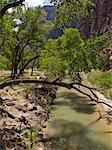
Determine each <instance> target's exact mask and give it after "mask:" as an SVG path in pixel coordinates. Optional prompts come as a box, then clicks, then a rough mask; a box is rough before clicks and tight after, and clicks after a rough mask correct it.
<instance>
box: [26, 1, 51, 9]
mask: <svg viewBox="0 0 112 150" xmlns="http://www.w3.org/2000/svg"><path fill="white" fill-rule="evenodd" d="M25 4H26V5H27V6H28V7H36V6H39V5H40V6H43V5H49V4H50V3H49V0H25Z"/></svg>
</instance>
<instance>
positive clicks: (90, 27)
mask: <svg viewBox="0 0 112 150" xmlns="http://www.w3.org/2000/svg"><path fill="white" fill-rule="evenodd" d="M92 2H93V3H94V4H95V5H96V9H95V11H94V12H93V14H92V18H93V19H92V21H91V23H90V22H89V21H88V20H86V19H81V21H80V23H79V26H78V28H79V29H80V31H81V34H82V36H83V37H84V38H88V37H89V36H90V35H99V34H102V33H105V32H110V33H112V0H92ZM44 9H45V11H46V14H47V15H46V19H47V20H51V21H53V19H54V14H55V9H56V8H55V7H54V6H45V7H44ZM54 31H55V30H54ZM54 31H52V32H51V33H52V35H56V38H57V37H58V32H59V36H60V35H61V34H60V33H61V32H62V31H60V30H57V31H56V33H54ZM52 35H51V37H52ZM54 37H55V36H54Z"/></svg>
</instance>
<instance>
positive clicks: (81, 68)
mask: <svg viewBox="0 0 112 150" xmlns="http://www.w3.org/2000/svg"><path fill="white" fill-rule="evenodd" d="M106 39H107V36H106V35H102V36H100V37H97V38H91V39H88V40H83V39H82V38H81V36H80V33H79V31H78V29H73V28H68V29H65V31H64V34H63V35H62V36H61V37H60V38H59V39H56V40H49V41H48V42H47V44H46V45H45V48H44V49H43V50H41V60H40V65H41V66H42V67H43V68H44V69H46V70H47V71H48V72H50V73H51V74H53V75H54V76H55V77H56V76H58V77H65V76H68V75H69V76H70V77H71V78H72V80H75V79H76V80H80V79H81V78H80V73H81V72H85V73H86V72H88V71H90V70H91V69H93V68H98V67H100V62H99V59H100V56H99V53H100V50H101V49H102V48H103V47H104V46H105V44H106Z"/></svg>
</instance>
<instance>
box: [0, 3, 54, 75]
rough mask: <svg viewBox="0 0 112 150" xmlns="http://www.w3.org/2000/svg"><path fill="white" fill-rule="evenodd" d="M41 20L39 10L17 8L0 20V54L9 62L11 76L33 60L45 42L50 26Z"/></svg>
mask: <svg viewBox="0 0 112 150" xmlns="http://www.w3.org/2000/svg"><path fill="white" fill-rule="evenodd" d="M43 19H44V12H43V11H42V10H41V9H40V8H33V9H31V8H28V9H25V8H22V7H19V6H18V7H17V8H16V9H13V10H12V12H10V13H8V14H7V15H5V16H4V17H3V18H2V19H1V20H0V33H1V34H0V45H1V47H0V53H1V54H2V56H4V57H5V58H6V59H8V60H9V62H10V63H9V64H10V70H11V71H12V74H14V75H15V74H17V72H18V70H20V69H21V68H22V67H23V68H24V66H25V65H26V64H27V62H29V60H30V59H32V58H35V56H37V55H38V51H39V49H40V48H41V47H42V46H43V44H44V42H45V41H46V40H45V35H46V33H47V32H48V31H49V29H50V27H51V26H52V24H51V23H50V22H46V23H45V22H43ZM3 63H4V62H3ZM28 65H29V64H28ZM28 65H27V66H28ZM1 67H2V65H1ZM7 69H8V68H7Z"/></svg>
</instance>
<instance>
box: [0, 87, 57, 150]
mask: <svg viewBox="0 0 112 150" xmlns="http://www.w3.org/2000/svg"><path fill="white" fill-rule="evenodd" d="M55 93H56V89H55V87H53V86H48V85H45V86H44V85H30V84H28V85H18V86H11V87H6V88H4V89H3V90H1V91H0V96H1V97H2V99H3V101H2V103H1V105H0V110H1V112H0V119H1V122H0V140H1V141H0V144H1V145H0V150H5V149H6V150H8V149H15V150H17V149H20V150H26V149H34V150H39V149H41V148H43V143H42V140H43V136H44V129H45V128H46V126H47V121H48V118H49V113H50V110H51V105H52V100H53V99H54V97H55Z"/></svg>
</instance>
